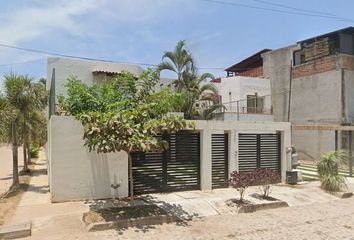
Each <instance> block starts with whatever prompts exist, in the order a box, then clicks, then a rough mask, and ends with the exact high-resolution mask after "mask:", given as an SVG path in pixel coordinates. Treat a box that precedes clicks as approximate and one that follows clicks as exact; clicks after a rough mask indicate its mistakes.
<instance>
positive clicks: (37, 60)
mask: <svg viewBox="0 0 354 240" xmlns="http://www.w3.org/2000/svg"><path fill="white" fill-rule="evenodd" d="M44 60H46V59H44V58H42V59H34V60H28V61H23V62H13V63H4V64H0V67H7V66H12V65H18V64H26V63H32V62H39V61H44Z"/></svg>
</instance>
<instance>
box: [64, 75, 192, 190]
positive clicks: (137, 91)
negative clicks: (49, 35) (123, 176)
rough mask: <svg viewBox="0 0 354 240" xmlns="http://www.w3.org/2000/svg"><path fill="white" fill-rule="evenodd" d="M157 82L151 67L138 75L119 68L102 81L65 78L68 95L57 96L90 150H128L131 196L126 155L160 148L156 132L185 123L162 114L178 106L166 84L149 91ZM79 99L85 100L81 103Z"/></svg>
mask: <svg viewBox="0 0 354 240" xmlns="http://www.w3.org/2000/svg"><path fill="white" fill-rule="evenodd" d="M158 81H159V74H158V73H157V72H156V71H154V70H151V69H149V70H148V71H146V72H144V73H143V74H142V75H141V76H140V77H139V78H138V79H136V78H135V77H134V75H132V74H130V73H123V74H121V75H119V76H117V77H116V78H114V79H113V80H112V81H111V82H107V83H105V84H103V85H93V86H87V85H85V84H83V83H81V82H80V81H79V80H72V79H70V80H69V82H68V84H67V89H68V97H66V98H65V97H61V98H60V99H61V100H60V105H61V109H63V110H64V111H66V112H67V113H70V114H72V115H74V116H76V117H77V118H78V119H79V120H80V121H81V122H82V124H83V126H84V136H83V138H84V140H85V145H86V146H87V147H88V148H89V150H90V151H96V152H97V153H109V152H116V151H125V152H126V153H127V154H128V159H129V175H130V179H131V181H130V189H131V196H132V194H133V178H132V157H131V154H132V153H134V152H149V151H162V150H163V149H164V148H166V147H167V143H166V142H165V141H163V140H161V139H160V138H158V137H157V136H158V135H159V134H162V133H164V132H172V131H179V130H182V129H185V128H187V127H191V125H190V124H187V122H186V121H185V120H184V119H183V118H182V117H177V116H174V115H171V114H168V112H171V111H175V109H176V108H180V106H179V105H180V102H181V94H179V93H172V92H170V91H169V90H168V89H165V90H162V91H160V92H154V86H155V85H156V84H157V82H158ZM83 100H87V103H88V104H82V101H83Z"/></svg>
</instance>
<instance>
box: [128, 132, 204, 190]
mask: <svg viewBox="0 0 354 240" xmlns="http://www.w3.org/2000/svg"><path fill="white" fill-rule="evenodd" d="M162 138H163V139H164V140H165V141H167V142H168V144H169V148H168V150H166V151H164V152H147V153H134V154H132V157H133V179H134V181H133V184H134V194H144V193H156V192H170V191H184V190H198V189H200V136H199V133H195V132H190V131H182V132H178V133H175V134H165V135H163V136H162Z"/></svg>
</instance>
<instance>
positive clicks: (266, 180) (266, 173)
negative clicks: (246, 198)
mask: <svg viewBox="0 0 354 240" xmlns="http://www.w3.org/2000/svg"><path fill="white" fill-rule="evenodd" d="M253 174H254V175H255V176H254V178H255V185H259V188H260V190H261V192H262V197H263V198H268V197H269V194H270V193H271V187H272V185H274V184H277V183H279V182H280V181H281V178H280V175H279V173H278V172H277V171H274V170H273V169H270V168H258V169H256V170H255V171H254V173H253Z"/></svg>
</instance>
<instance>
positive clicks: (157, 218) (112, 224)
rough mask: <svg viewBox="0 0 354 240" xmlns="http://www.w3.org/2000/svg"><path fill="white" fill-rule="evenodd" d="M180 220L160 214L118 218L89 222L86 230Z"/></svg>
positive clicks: (157, 223)
mask: <svg viewBox="0 0 354 240" xmlns="http://www.w3.org/2000/svg"><path fill="white" fill-rule="evenodd" d="M179 221H181V220H180V219H179V218H177V217H175V216H169V215H161V216H152V217H142V218H130V219H119V220H116V221H110V222H97V223H90V224H88V225H87V226H86V230H87V231H88V232H96V231H103V230H109V229H116V228H128V227H136V226H142V225H159V224H163V223H172V222H179Z"/></svg>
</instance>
